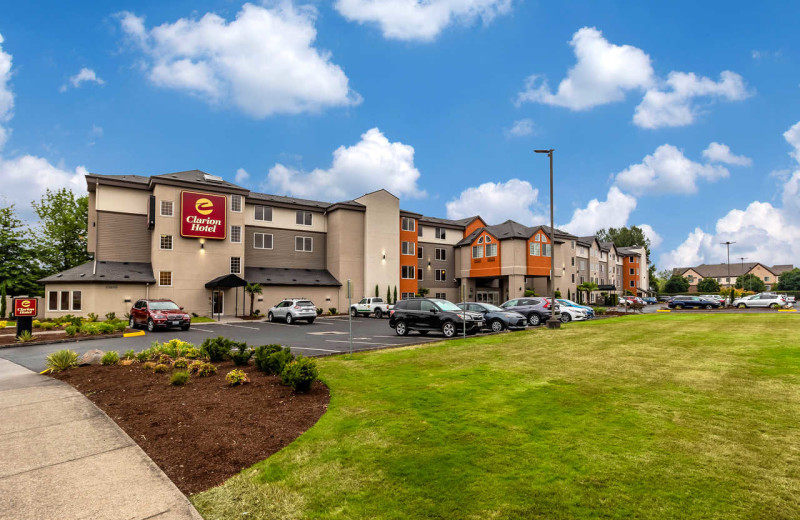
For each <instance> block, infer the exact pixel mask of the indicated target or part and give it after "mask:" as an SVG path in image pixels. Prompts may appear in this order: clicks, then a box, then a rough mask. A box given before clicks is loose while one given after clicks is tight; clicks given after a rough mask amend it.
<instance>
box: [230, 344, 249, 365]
mask: <svg viewBox="0 0 800 520" xmlns="http://www.w3.org/2000/svg"><path fill="white" fill-rule="evenodd" d="M233 345H234V346H235V347H236V351H235V352H233V353H232V354H231V358H232V359H233V363H234V364H235V365H236V366H244V365H246V364H247V363H248V362H249V361H250V358H251V357H253V351H252V350H250V348H249V347H248V346H247V343H245V342H241V343H234V344H233Z"/></svg>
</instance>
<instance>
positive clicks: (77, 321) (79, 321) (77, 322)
mask: <svg viewBox="0 0 800 520" xmlns="http://www.w3.org/2000/svg"><path fill="white" fill-rule="evenodd" d="M64 318H68V319H65V320H64V323H69V324H70V325H73V326H75V327H78V328H80V327H81V325H83V318H81V317H80V316H70V315H69V314H67V315H66V316H64Z"/></svg>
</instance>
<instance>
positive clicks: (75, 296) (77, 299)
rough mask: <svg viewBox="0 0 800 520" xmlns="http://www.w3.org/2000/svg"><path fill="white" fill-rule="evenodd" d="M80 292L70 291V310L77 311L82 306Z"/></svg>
mask: <svg viewBox="0 0 800 520" xmlns="http://www.w3.org/2000/svg"><path fill="white" fill-rule="evenodd" d="M82 296H83V295H82V294H81V292H80V291H72V310H73V311H79V310H81V306H82V303H83V302H82V299H83V298H82Z"/></svg>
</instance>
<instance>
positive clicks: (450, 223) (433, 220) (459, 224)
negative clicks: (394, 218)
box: [419, 215, 474, 229]
mask: <svg viewBox="0 0 800 520" xmlns="http://www.w3.org/2000/svg"><path fill="white" fill-rule="evenodd" d="M464 220H468V221H467V223H466V224H465V223H464ZM472 220H474V219H461V220H451V219H446V218H437V217H426V216H425V215H423V216H421V217H420V218H419V221H420V223H422V224H432V225H434V226H440V227H449V228H453V229H464V228H465V227H467V224H469V223H470V222H472Z"/></svg>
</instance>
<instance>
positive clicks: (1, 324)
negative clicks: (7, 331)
mask: <svg viewBox="0 0 800 520" xmlns="http://www.w3.org/2000/svg"><path fill="white" fill-rule="evenodd" d="M6 327H8V322H7V321H5V320H0V329H4V328H6Z"/></svg>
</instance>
